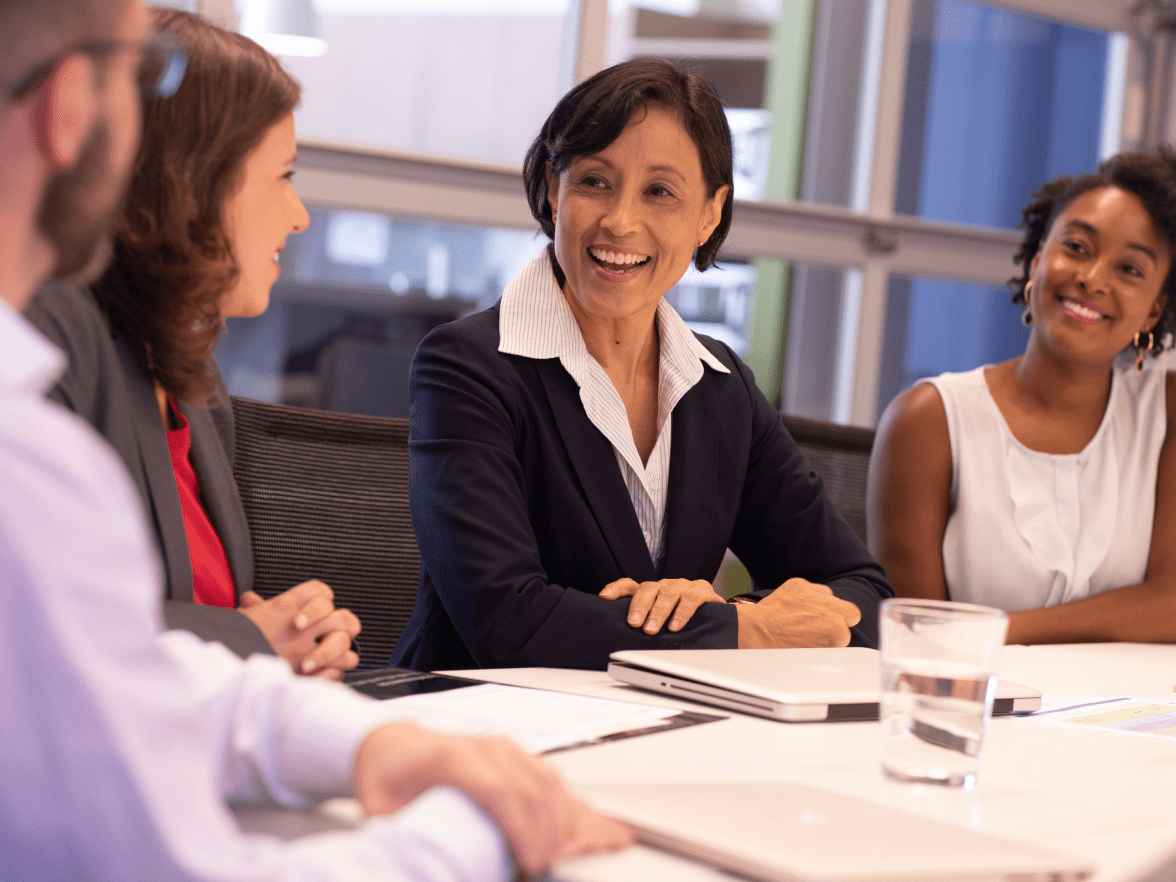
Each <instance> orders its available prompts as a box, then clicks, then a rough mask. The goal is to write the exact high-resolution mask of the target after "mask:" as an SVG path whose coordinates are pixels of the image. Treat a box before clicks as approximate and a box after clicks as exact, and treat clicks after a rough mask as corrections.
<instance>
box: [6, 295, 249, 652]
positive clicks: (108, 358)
mask: <svg viewBox="0 0 1176 882" xmlns="http://www.w3.org/2000/svg"><path fill="white" fill-rule="evenodd" d="M25 316H26V318H28V320H29V321H30V322H32V324H33V325H34V326H36V327H37V329H38V330H40V331H41V333H43V334H44V335H45V336H46V337H48V338H49V340H51V341H52V342H53V343H55V344H56V345H57V346H58V347H60V348H61V349H62V350H63V351H64V352H65V354H66V357H67V358H68V361H69V364H68V367H67V368H66V370H65V372H64V373H63V374H62V376H61V378H60V379H59V381H58V383H57V385H56V386H54V387H53V389H52V390H51V391H50V392H49V398H50V399H52V400H54V401H57V402H58V403H59V404H62V405H63V406H65V407H66V408H68V409H69V410H72V411H73V412H74V413H76V414H78V415H79V416H81V417H82V418H84V419H85V420H86V421H87V422H89V423H90V424H91V425H92V426H93V427H94V428H95V429H97V430H98V433H99V434H101V435H102V436H103V437H104V438H105V439H106V441H107V442H108V443H109V444H110V446H111V447H113V448H114V450H115V452H117V453H118V455H119V457H120V458H121V459H122V461H123V463H124V464H125V465H126V467H127V471H128V472H129V473H130V476H131V480H132V481H133V482H134V484H135V487H136V488H137V489H138V491H139V495H140V496H141V497H142V499H143V506H144V511H145V514H146V516H147V523H148V526H149V527H150V528H151V529H150V532H151V534H152V535H153V537H154V539H155V545H156V548H157V549H158V551H159V556H160V560H161V562H162V565H163V576H164V585H163V589H164V590H163V597H164V600H165V603H164V618H165V621H166V622H167V625H168V627H173V628H183V629H185V630H188V631H192V632H194V633H196V634H198V635H199V636H201V637H203V638H205V639H206V640H219V641H220V642H222V643H224V644H225V645H226V646H228V647H229V648H230V649H233V650H234V651H235V652H238V654H242V655H245V654H248V653H249V652H264V651H270V650H269V646H268V644H267V643H266V641H265V638H264V637H263V636H262V635H261V632H260V631H258V630H257V628H256V627H255V626H254V625H253V623H252V622H251V621H250V620H249V619H248V618H246V617H245V616H244V615H242V614H241V613H239V612H237V611H236V610H230V609H224V608H220V607H212V606H205V605H203V604H195V603H193V602H192V562H191V559H190V558H189V556H188V537H187V534H186V533H185V531H184V516H183V513H182V511H181V509H180V497H179V493H178V491H177V489H176V481H175V473H174V472H173V470H172V463H171V454H170V452H169V450H168V445H167V434H166V432H165V431H164V427H163V421H162V420H161V419H160V415H159V405H158V403H157V402H156V398H155V389H154V386H153V384H152V382H151V379H150V378H149V377H148V376H147V374H146V373H145V372H144V370H143V369H142V367H140V365H139V362H138V359H137V358H136V356H135V353H134V352H133V351H132V350H131V348H130V346H129V345H128V344H127V341H126V340H125V338H124V337H123V336H122V335H121V334H120V333H119V331H118V329H117V328H116V327H114V326H113V325H112V324H111V323H110V322H109V321H107V319H106V316H105V315H104V314H103V313H102V311H101V310H100V309H99V307H98V303H97V302H96V301H95V299H94V297H93V295H92V294H91V293H90V290H89V289H88V288H78V287H75V286H67V285H57V284H49V285H45V286H43V287H42V288H41V289H40V290H39V291H38V292H37V294H36V296H35V297H34V298H33V301H32V303H30V304H29V307H28V308H27V309H26V311H25ZM212 368H213V374H214V377H215V380H216V384H217V399H216V400H217V402H218V405H217V406H215V407H212V408H206V407H199V406H195V405H191V404H184V403H181V404H180V411H181V412H182V413H183V414H184V416H185V417H186V418H187V420H188V424H189V426H191V435H192V464H193V467H194V468H195V471H196V476H197V478H198V480H199V484H200V491H201V498H202V501H203V503H204V506H205V509H206V510H207V512H208V516H209V519H210V520H211V521H212V524H213V527H215V529H216V532H217V534H218V535H219V536H220V539H221V542H222V543H223V544H224V548H225V555H226V557H227V558H228V561H229V568H230V569H231V570H232V573H233V580H234V582H235V583H236V586H237V594H238V597H239V596H240V595H241V593H242V592H244V591H247V590H249V589H250V588H251V587H252V586H253V552H252V549H251V547H250V540H249V526H248V524H247V523H246V521H245V510H244V508H243V507H242V505H241V497H240V494H239V493H238V492H237V484H236V481H235V480H234V479H233V450H234V437H233V411H232V407H230V406H229V398H228V393H227V391H226V390H225V386H224V382H223V380H222V379H221V376H220V372H219V370H217V369H216V365H215V362H214V363H213V366H212Z"/></svg>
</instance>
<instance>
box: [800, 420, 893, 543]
mask: <svg viewBox="0 0 1176 882" xmlns="http://www.w3.org/2000/svg"><path fill="white" fill-rule="evenodd" d="M781 419H783V421H784V428H786V429H787V430H788V433H789V434H790V435H791V436H792V438H793V440H794V441H796V445H797V447H799V448H800V452H801V453H803V454H804V458H805V462H807V463H808V467H809V468H810V469H812V470H813V471H814V472H816V473H817V474H818V475H820V476H821V480H822V481H824V482H825V492H826V493H828V494H829V498H830V499H832V500H833V504H834V505H835V506H837V510H838V511H839V512H841V516H842V517H843V518H845V520H846V521H848V522H849V525H850V526H851V527H853V529H854V531H855V532H856V533H857V534H858V536H860V537H861V540H862V541H863V542H865V541H866V472H867V469H868V468H869V465H870V451H871V450H872V449H873V447H874V430H873V429H863V428H861V427H860V426H839V425H836V424H834V423H825V422H821V421H820V420H810V419H805V418H804V417H798V416H790V415H787V414H783V415H781Z"/></svg>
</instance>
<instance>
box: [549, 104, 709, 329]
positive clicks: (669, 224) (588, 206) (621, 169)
mask: <svg viewBox="0 0 1176 882" xmlns="http://www.w3.org/2000/svg"><path fill="white" fill-rule="evenodd" d="M547 183H548V194H549V195H548V201H549V203H550V204H551V213H552V216H553V217H554V219H555V254H556V257H557V258H558V259H559V264H560V267H562V269H563V271H564V274H565V275H566V277H567V283H566V284H565V285H564V296H565V297H567V298H568V302H569V304H570V305H571V307H572V311H573V313H575V314H576V317H577V319H578V320H580V321H581V322H583V320H584V318H585V317H586V316H591V317H593V318H594V319H604V320H618V319H627V318H631V317H635V316H645V315H646V314H648V316H649V318H650V320H652V315H653V313H654V311H655V310H656V308H657V302H658V300H659V299H661V296H662V295H663V294H665V292H666V291H667V290H668V289H669V288H670V287H671V286H672V285H674V284H675V283H676V282H677V281H678V280H679V279H681V278H682V274H683V273H685V272H686V268H687V266H689V264H690V260H691V257H692V256H693V254H694V249H695V248H697V247H698V246H700V245H702V244H703V243H704V242H705V241H706V240H707V239H708V238H709V237H710V234H711V232H713V231H714V229H715V227H716V226H717V225H718V223H719V219H720V217H721V215H722V208H723V201H724V199H725V198H726V195H727V188H726V187H720V188H719V189H718V190H717V192H715V193H714V194H713V195H710V194H708V193H707V188H706V183H705V182H704V180H703V176H702V164H701V162H700V161H699V157H698V149H697V148H696V147H695V145H694V142H693V140H691V138H690V135H689V134H688V133H687V132H686V130H685V129H684V128H683V127H682V125H681V123H679V122H678V120H677V119H676V118H675V117H674V116H673V115H671V114H670V113H668V112H666V111H665V110H664V109H662V108H660V107H658V106H656V105H654V106H650V107H648V108H646V109H644V110H638V111H637V113H636V114H635V115H634V116H633V118H632V119H631V120H630V121H629V124H628V125H627V126H626V127H625V129H624V130H623V131H622V132H621V134H620V136H619V137H618V138H617V139H616V140H615V141H613V142H612V143H611V144H609V145H608V146H607V147H605V148H604V149H603V150H601V151H600V152H599V153H594V154H591V155H588V156H577V157H575V158H573V159H572V161H571V162H570V163H569V164H568V167H567V168H566V169H564V171H563V172H561V173H560V174H559V176H558V177H556V176H555V175H553V174H552V173H551V171H550V169H549V170H548V172H547Z"/></svg>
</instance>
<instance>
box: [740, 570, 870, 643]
mask: <svg viewBox="0 0 1176 882" xmlns="http://www.w3.org/2000/svg"><path fill="white" fill-rule="evenodd" d="M736 610H737V611H738V613H739V648H740V649H778V648H787V647H793V646H848V645H849V638H850V633H849V629H850V628H852V627H853V626H854V625H856V624H857V623H858V622H860V621H861V619H862V611H861V610H860V609H858V608H857V607H856V606H854V605H853V604H852V603H850V602H849V601H848V600H842V599H841V598H839V597H834V596H833V589H831V588H830V587H829V586H828V585H817V584H815V583H813V582H809V581H808V580H807V579H789V580H788V581H787V582H785V583H784V584H783V585H781V586H780V587H779V588H777V589H776V590H775V591H773V592H772V593H771V594H769V595H768V596H767V597H765V598H764V599H763V600H761V601H760V602H759V603H754V604H752V603H741V604H739V605H738V606H737V607H736Z"/></svg>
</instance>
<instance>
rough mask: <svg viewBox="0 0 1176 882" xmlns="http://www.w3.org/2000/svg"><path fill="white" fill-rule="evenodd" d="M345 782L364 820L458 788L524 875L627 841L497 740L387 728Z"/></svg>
mask: <svg viewBox="0 0 1176 882" xmlns="http://www.w3.org/2000/svg"><path fill="white" fill-rule="evenodd" d="M353 777H354V783H355V795H356V796H357V797H358V799H359V801H360V804H361V805H362V806H363V810H364V814H366V815H378V814H387V813H390V812H394V811H397V810H398V809H400V808H403V807H404V806H405V805H407V804H408V803H410V802H412V800H414V799H416V797H418V796H419V795H420V794H421V793H423V792H424V791H426V790H428V789H429V788H431V787H435V786H439V785H452V786H454V787H456V788H458V789H459V790H461V791H462V792H463V793H465V794H466V795H467V796H469V797H470V799H472V800H473V801H474V802H475V803H477V804H478V805H479V806H480V807H481V808H482V810H483V811H485V812H486V814H487V815H489V816H490V818H491V819H492V820H493V821H494V823H495V824H497V825H498V827H499V829H500V830H501V831H502V834H503V837H504V838H505V839H506V842H507V845H508V846H509V847H510V850H511V853H512V854H513V855H514V858H515V861H516V863H517V864H518V866H519V868H520V869H522V870H523V871H524V872H525V873H527V874H538V873H544V872H546V871H547V870H549V869H550V868H551V866H552V864H553V863H555V861H557V860H560V859H563V858H568V857H575V856H576V855H580V854H586V853H588V852H592V851H602V850H613V849H618V848H624V847H625V846H627V845H630V844H632V842H633V834H632V832H631V831H630V830H629V828H628V827H627V826H625V825H624V824H622V823H620V822H619V821H615V820H613V819H612V818H608V817H605V816H604V815H602V814H600V813H598V812H596V811H595V810H593V809H592V808H590V807H589V806H588V805H587V804H586V803H585V802H583V801H582V800H580V799H577V798H576V797H575V796H573V795H572V794H571V793H570V792H569V791H568V789H567V787H566V786H565V785H564V783H563V781H562V780H561V779H560V777H559V775H558V774H557V773H556V772H555V770H554V769H553V768H551V767H550V766H549V765H547V763H545V762H543V761H542V760H540V759H538V758H536V757H533V756H530V755H529V754H527V753H524V752H523V751H522V750H521V749H520V748H519V747H517V746H516V745H515V744H514V743H513V742H511V741H508V740H507V739H505V738H496V737H495V738H465V737H460V736H456V735H443V734H440V733H437V732H430V731H427V730H425V729H421V728H419V727H417V726H414V725H411V724H409V723H390V724H387V725H385V726H381V727H380V728H379V729H376V730H375V731H373V732H372V733H371V734H370V735H368V736H367V738H365V739H364V741H363V743H362V744H361V745H360V747H359V750H358V751H357V752H356V755H355V768H354V773H353Z"/></svg>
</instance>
